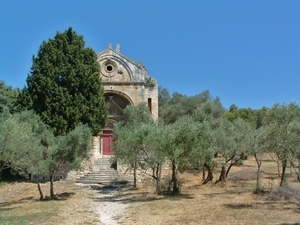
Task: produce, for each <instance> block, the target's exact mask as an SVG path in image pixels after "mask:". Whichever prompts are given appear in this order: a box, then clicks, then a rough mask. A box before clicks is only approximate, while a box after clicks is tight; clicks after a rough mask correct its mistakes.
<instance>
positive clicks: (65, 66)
mask: <svg viewBox="0 0 300 225" xmlns="http://www.w3.org/2000/svg"><path fill="white" fill-rule="evenodd" d="M32 61H33V63H32V68H31V71H30V73H29V75H28V77H27V87H25V88H24V89H23V90H22V92H21V94H20V95H19V98H18V106H19V110H23V109H33V110H34V111H35V112H36V113H37V114H38V115H40V116H41V118H42V120H43V121H44V122H45V123H46V124H47V125H48V126H49V127H50V129H51V130H52V132H53V133H54V134H55V135H64V134H67V133H68V132H70V131H71V130H73V129H74V128H75V127H76V126H77V125H78V124H79V123H83V124H87V125H88V126H89V127H90V128H91V130H92V133H93V134H94V135H96V134H98V133H99V132H100V130H101V129H102V128H103V126H105V124H106V120H107V105H106V103H105V100H104V96H103V95H104V90H103V86H102V81H101V79H100V76H99V71H100V66H99V63H98V62H97V55H96V53H95V52H94V51H93V50H92V49H91V48H85V42H84V40H83V36H82V35H78V34H77V33H76V32H75V31H73V29H72V28H69V29H67V30H66V31H65V32H63V33H60V32H57V34H56V35H55V37H54V39H49V40H48V41H43V43H42V44H41V46H40V48H39V50H38V53H37V56H33V58H32Z"/></svg>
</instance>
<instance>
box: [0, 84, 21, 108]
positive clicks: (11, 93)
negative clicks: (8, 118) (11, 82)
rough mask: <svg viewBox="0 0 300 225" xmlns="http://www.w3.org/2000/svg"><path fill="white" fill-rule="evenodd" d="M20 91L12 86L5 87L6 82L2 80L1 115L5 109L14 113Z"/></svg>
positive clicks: (0, 87) (0, 92)
mask: <svg viewBox="0 0 300 225" xmlns="http://www.w3.org/2000/svg"><path fill="white" fill-rule="evenodd" d="M18 93H19V89H14V88H12V87H11V86H7V85H5V83H4V81H2V80H0V113H1V112H3V110H4V108H5V107H6V108H8V109H9V111H10V112H14V111H15V109H14V106H15V102H16V100H17V96H18Z"/></svg>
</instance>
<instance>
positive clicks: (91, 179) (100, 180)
mask: <svg viewBox="0 0 300 225" xmlns="http://www.w3.org/2000/svg"><path fill="white" fill-rule="evenodd" d="M127 178H128V177H127ZM122 182H123V183H126V182H128V179H126V178H125V177H124V176H122V175H121V174H118V171H117V168H116V164H115V165H114V164H112V163H111V162H110V158H99V159H96V160H95V162H94V166H93V171H92V172H89V173H87V174H85V175H84V176H83V177H80V178H79V179H76V183H82V184H100V185H110V184H114V183H122Z"/></svg>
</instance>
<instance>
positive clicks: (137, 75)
mask: <svg viewBox="0 0 300 225" xmlns="http://www.w3.org/2000/svg"><path fill="white" fill-rule="evenodd" d="M97 60H98V62H99V64H100V67H101V72H100V77H101V79H102V83H103V86H104V97H105V100H106V102H107V103H108V104H109V109H108V122H107V124H106V126H105V128H104V129H103V130H102V131H101V132H100V133H99V135H98V136H97V137H94V138H93V155H94V158H95V159H97V158H102V157H105V156H110V155H112V154H113V151H112V148H111V146H110V143H111V142H112V141H113V127H114V124H115V123H117V122H119V121H121V120H123V119H124V115H123V110H124V109H125V108H126V106H127V105H137V104H138V103H141V102H145V103H146V104H147V105H148V106H149V110H150V112H151V113H152V116H153V118H154V119H157V118H158V83H157V81H156V80H155V79H153V78H152V77H150V76H149V74H148V71H147V69H146V68H145V66H144V65H142V64H141V63H138V62H136V61H133V60H131V59H129V58H127V57H126V56H124V55H122V54H121V53H120V45H119V44H117V45H116V48H115V49H113V47H112V44H109V45H108V48H107V49H106V50H104V51H102V52H100V53H99V54H98V59H97Z"/></svg>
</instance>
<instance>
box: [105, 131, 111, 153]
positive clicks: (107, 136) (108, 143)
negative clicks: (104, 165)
mask: <svg viewBox="0 0 300 225" xmlns="http://www.w3.org/2000/svg"><path fill="white" fill-rule="evenodd" d="M112 142H113V133H112V130H104V131H103V155H113V151H112V147H111V143H112Z"/></svg>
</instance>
